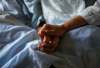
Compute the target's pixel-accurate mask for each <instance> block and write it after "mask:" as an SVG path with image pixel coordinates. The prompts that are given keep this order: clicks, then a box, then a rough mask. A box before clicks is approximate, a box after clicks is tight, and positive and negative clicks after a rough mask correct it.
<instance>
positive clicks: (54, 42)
mask: <svg viewBox="0 0 100 68" xmlns="http://www.w3.org/2000/svg"><path fill="white" fill-rule="evenodd" d="M58 43H59V38H58V37H53V36H44V38H43V40H42V42H41V43H40V45H39V49H40V51H43V52H45V53H48V54H50V53H51V54H52V53H53V52H55V50H56V49H57V47H58Z"/></svg>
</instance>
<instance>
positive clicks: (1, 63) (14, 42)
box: [0, 0, 100, 68]
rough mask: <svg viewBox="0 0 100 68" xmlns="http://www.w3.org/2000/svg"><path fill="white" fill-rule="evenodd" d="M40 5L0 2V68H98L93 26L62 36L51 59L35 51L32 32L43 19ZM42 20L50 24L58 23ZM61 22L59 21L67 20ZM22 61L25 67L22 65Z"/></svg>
mask: <svg viewBox="0 0 100 68" xmlns="http://www.w3.org/2000/svg"><path fill="white" fill-rule="evenodd" d="M42 1H43V0H42ZM44 1H45V0H44ZM52 1H54V0H52ZM56 1H59V2H60V0H56ZM70 1H71V0H70ZM77 1H78V0H77ZM80 1H81V0H80ZM98 1H99V0H98ZM40 3H41V2H40V0H1V1H0V68H49V67H50V65H52V64H53V65H54V66H55V67H57V68H100V65H99V63H100V55H99V51H100V43H99V42H100V35H99V34H100V28H99V27H97V26H91V25H88V26H84V27H80V28H77V29H74V30H72V31H70V32H68V33H65V35H64V37H63V38H62V40H61V42H60V45H61V46H60V45H59V46H60V47H59V49H58V50H57V51H56V52H55V53H54V54H53V55H48V54H45V53H43V52H41V51H38V49H37V48H36V47H37V45H38V44H39V43H40V40H39V36H38V35H37V32H36V30H35V29H33V28H36V26H37V24H38V23H39V22H38V21H39V20H40V19H43V16H42V15H43V14H42V9H41V4H40ZM56 3H57V2H56ZM79 4H80V5H81V4H84V2H83V1H82V3H81V2H80V3H79ZM42 7H43V2H42ZM83 8H84V6H83V7H82V8H81V10H82V9H83ZM43 12H44V10H43ZM45 12H46V11H45ZM66 12H67V11H66ZM73 15H74V14H73ZM44 16H45V19H46V21H50V22H51V23H52V22H53V21H54V22H55V23H56V22H61V21H60V20H59V19H57V18H56V20H55V18H54V19H51V20H48V19H47V18H46V14H44ZM61 17H63V16H61ZM63 18H64V19H61V20H62V21H63V20H65V19H66V18H69V17H68V16H67V17H63ZM25 24H28V25H29V26H32V27H33V28H31V27H28V26H26V25H25ZM52 24H54V23H52ZM56 24H57V23H56ZM26 60H29V61H28V62H29V63H28V64H24V63H26V62H27V61H26ZM24 61H26V62H24Z"/></svg>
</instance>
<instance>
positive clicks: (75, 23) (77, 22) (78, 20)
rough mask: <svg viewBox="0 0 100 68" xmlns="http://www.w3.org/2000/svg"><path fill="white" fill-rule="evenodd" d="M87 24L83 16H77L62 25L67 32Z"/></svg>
mask: <svg viewBox="0 0 100 68" xmlns="http://www.w3.org/2000/svg"><path fill="white" fill-rule="evenodd" d="M86 24H87V22H86V21H85V19H84V18H83V17H82V16H76V17H74V18H72V19H71V20H69V21H65V22H64V24H63V25H62V26H63V28H64V29H65V30H66V31H69V30H71V29H74V28H77V27H81V26H84V25H86Z"/></svg>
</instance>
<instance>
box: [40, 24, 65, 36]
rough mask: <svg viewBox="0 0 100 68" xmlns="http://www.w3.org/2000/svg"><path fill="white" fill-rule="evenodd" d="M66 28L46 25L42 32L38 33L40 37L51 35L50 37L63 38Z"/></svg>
mask: <svg viewBox="0 0 100 68" xmlns="http://www.w3.org/2000/svg"><path fill="white" fill-rule="evenodd" d="M65 30H66V29H65V28H64V27H63V26H62V25H50V24H44V25H43V27H42V28H41V30H40V31H39V32H38V34H39V35H40V36H42V35H49V36H56V37H57V36H58V37H60V36H62V35H63V33H64V32H65Z"/></svg>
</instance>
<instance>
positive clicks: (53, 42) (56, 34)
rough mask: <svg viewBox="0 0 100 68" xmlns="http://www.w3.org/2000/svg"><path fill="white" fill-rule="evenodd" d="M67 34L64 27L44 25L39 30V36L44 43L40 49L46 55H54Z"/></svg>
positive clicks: (40, 45)
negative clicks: (61, 38)
mask: <svg viewBox="0 0 100 68" xmlns="http://www.w3.org/2000/svg"><path fill="white" fill-rule="evenodd" d="M64 32H65V29H64V27H63V26H62V25H50V24H44V25H43V26H42V27H40V28H39V30H38V35H39V36H40V37H41V40H42V42H41V43H40V44H39V47H38V48H39V49H40V50H41V51H43V52H46V53H53V52H55V51H56V49H57V47H58V43H59V40H60V37H61V36H62V35H63V33H64Z"/></svg>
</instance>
